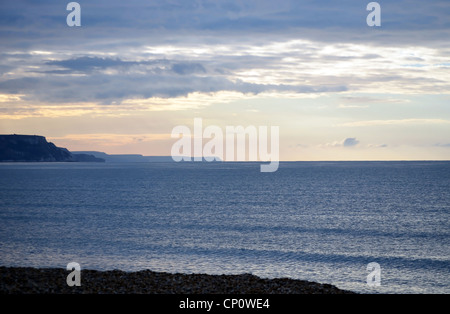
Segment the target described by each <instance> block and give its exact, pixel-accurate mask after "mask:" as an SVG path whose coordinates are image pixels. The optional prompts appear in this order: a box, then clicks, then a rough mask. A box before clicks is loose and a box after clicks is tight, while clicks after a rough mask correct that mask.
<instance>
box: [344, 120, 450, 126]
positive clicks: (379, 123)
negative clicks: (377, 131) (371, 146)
mask: <svg viewBox="0 0 450 314" xmlns="http://www.w3.org/2000/svg"><path fill="white" fill-rule="evenodd" d="M417 124H450V120H445V119H399V120H369V121H356V122H347V123H342V124H339V126H345V127H366V126H383V125H417Z"/></svg>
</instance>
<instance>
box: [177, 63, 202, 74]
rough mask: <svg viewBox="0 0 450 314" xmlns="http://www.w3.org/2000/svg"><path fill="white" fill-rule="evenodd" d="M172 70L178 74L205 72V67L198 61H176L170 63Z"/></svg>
mask: <svg viewBox="0 0 450 314" xmlns="http://www.w3.org/2000/svg"><path fill="white" fill-rule="evenodd" d="M172 71H174V72H175V73H177V74H180V75H188V74H196V73H206V70H205V68H204V67H203V66H202V65H201V64H199V63H176V64H174V65H172Z"/></svg>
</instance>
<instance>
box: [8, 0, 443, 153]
mask: <svg viewBox="0 0 450 314" xmlns="http://www.w3.org/2000/svg"><path fill="white" fill-rule="evenodd" d="M69 2H70V1H67V2H66V1H57V0H41V1H32V0H29V1H23V0H22V1H20V0H16V1H1V2H0V42H1V44H0V133H1V134H10V133H16V134H39V135H43V136H46V137H47V138H48V139H49V140H51V141H52V142H54V143H55V144H56V145H58V146H62V147H66V148H68V149H69V150H72V151H77V150H98V151H104V152H107V153H137V154H144V155H170V151H171V147H172V145H173V143H174V142H175V141H176V140H174V139H172V138H171V136H170V134H171V132H172V129H173V128H174V127H175V126H178V125H186V126H189V127H192V125H193V121H194V118H202V119H203V124H204V126H207V125H216V126H219V127H221V128H225V127H226V126H238V125H242V126H244V127H245V126H251V125H253V126H269V127H270V126H279V128H280V159H281V160H405V159H407V160H410V159H433V160H441V159H446V160H448V159H450V40H449V38H450V1H448V0H430V1H423V0H399V1H396V0H389V1H378V3H379V4H380V5H381V10H382V11H381V22H382V25H381V27H369V26H368V25H367V23H366V18H367V15H368V14H369V12H368V11H367V10H366V7H367V4H368V3H369V2H370V1H361V0H341V1H333V0H280V1H273V0H270V1H269V0H193V1H190V0H165V1H162V0H161V1H156V0H146V1H144V0H130V1H123V0H121V1H118V0H89V1H86V0H80V1H78V3H79V4H80V6H81V27H69V26H68V25H67V23H66V17H67V15H68V14H69V11H66V6H67V4H68V3H69Z"/></svg>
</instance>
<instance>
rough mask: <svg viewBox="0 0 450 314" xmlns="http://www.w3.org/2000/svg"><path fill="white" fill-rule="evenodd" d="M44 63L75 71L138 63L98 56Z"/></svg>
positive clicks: (127, 65)
mask: <svg viewBox="0 0 450 314" xmlns="http://www.w3.org/2000/svg"><path fill="white" fill-rule="evenodd" d="M45 64H47V65H53V66H59V67H62V68H65V69H69V70H75V71H91V70H94V69H105V68H111V67H129V66H132V65H136V64H139V62H135V61H122V60H120V59H118V58H117V59H110V58H98V57H79V58H74V59H67V60H52V61H46V62H45Z"/></svg>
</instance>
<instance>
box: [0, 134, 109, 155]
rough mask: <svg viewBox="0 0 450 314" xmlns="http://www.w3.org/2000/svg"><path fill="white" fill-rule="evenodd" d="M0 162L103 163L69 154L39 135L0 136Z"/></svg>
mask: <svg viewBox="0 0 450 314" xmlns="http://www.w3.org/2000/svg"><path fill="white" fill-rule="evenodd" d="M0 162H105V160H104V159H102V158H97V157H95V156H93V155H89V154H76V153H71V152H70V151H69V150H67V149H66V148H62V147H57V146H56V145H55V144H53V143H50V142H47V139H46V138H45V137H44V136H39V135H18V134H10V135H0Z"/></svg>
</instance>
